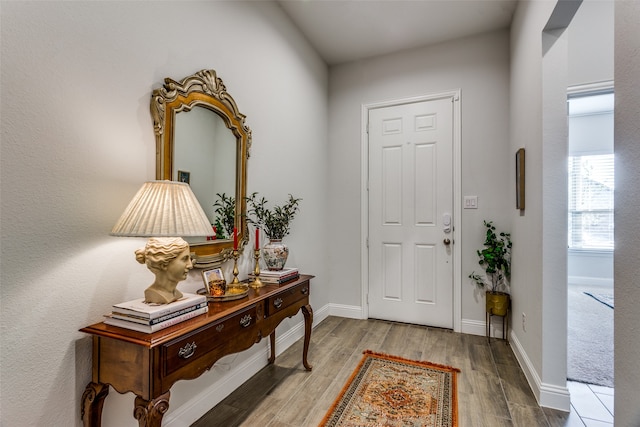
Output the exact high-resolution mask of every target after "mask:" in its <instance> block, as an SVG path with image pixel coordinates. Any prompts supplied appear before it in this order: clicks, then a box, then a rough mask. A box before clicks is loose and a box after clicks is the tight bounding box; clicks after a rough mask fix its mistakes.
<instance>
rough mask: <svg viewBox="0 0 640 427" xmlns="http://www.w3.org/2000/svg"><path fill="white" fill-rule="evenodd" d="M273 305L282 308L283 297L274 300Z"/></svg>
mask: <svg viewBox="0 0 640 427" xmlns="http://www.w3.org/2000/svg"><path fill="white" fill-rule="evenodd" d="M273 306H274V307H275V308H280V307H282V298H276V299H275V300H274V301H273Z"/></svg>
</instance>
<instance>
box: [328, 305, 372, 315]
mask: <svg viewBox="0 0 640 427" xmlns="http://www.w3.org/2000/svg"><path fill="white" fill-rule="evenodd" d="M329 315H330V316H337V317H346V318H348V319H364V318H365V317H364V313H363V311H362V307H360V306H358V305H344V304H329Z"/></svg>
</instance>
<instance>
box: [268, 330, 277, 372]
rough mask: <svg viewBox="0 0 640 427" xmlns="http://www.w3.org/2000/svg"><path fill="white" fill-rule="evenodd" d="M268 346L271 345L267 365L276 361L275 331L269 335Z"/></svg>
mask: <svg viewBox="0 0 640 427" xmlns="http://www.w3.org/2000/svg"><path fill="white" fill-rule="evenodd" d="M269 344H270V345H271V355H269V364H271V363H273V362H275V361H276V331H273V332H271V335H269Z"/></svg>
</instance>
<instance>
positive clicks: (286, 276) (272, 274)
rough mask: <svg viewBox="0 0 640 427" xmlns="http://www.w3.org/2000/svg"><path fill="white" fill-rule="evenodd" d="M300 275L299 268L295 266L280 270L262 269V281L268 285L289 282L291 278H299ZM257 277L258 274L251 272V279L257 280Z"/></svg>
mask: <svg viewBox="0 0 640 427" xmlns="http://www.w3.org/2000/svg"><path fill="white" fill-rule="evenodd" d="M298 277H300V273H299V272H298V269H297V268H295V267H291V268H283V269H282V270H278V271H272V270H265V271H260V280H261V281H262V283H265V284H268V285H272V284H276V285H279V284H281V283H284V282H288V281H289V280H294V279H297V278H298ZM255 278H256V276H255V275H254V274H253V273H251V274H249V280H250V281H251V280H255Z"/></svg>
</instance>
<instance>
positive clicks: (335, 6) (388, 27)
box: [278, 0, 517, 65]
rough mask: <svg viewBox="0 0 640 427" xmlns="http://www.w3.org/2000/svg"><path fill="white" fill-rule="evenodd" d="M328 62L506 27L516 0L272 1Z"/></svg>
mask: <svg viewBox="0 0 640 427" xmlns="http://www.w3.org/2000/svg"><path fill="white" fill-rule="evenodd" d="M278 3H279V4H280V6H281V7H282V9H284V11H285V13H286V14H287V15H288V16H289V17H290V18H291V20H292V21H293V22H294V24H295V25H296V26H297V27H298V28H299V29H300V31H301V32H302V33H303V34H304V35H305V37H306V38H307V40H309V42H310V43H311V45H312V46H313V47H314V48H315V49H316V50H317V51H318V53H319V54H320V56H321V57H322V58H323V59H324V60H325V61H326V62H327V64H329V65H335V64H340V63H343V62H349V61H355V60H358V59H364V58H368V57H372V56H377V55H384V54H387V53H391V52H397V51H400V50H404V49H411V48H416V47H421V46H426V45H430V44H435V43H441V42H444V41H447V40H453V39H457V38H460V37H467V36H471V35H474V34H480V33H485V32H489V31H494V30H498V29H502V28H508V27H509V25H510V24H511V19H512V17H513V13H514V11H515V8H516V5H517V0H278Z"/></svg>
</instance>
